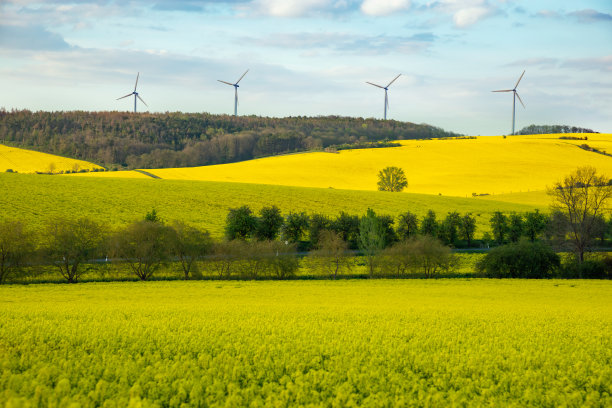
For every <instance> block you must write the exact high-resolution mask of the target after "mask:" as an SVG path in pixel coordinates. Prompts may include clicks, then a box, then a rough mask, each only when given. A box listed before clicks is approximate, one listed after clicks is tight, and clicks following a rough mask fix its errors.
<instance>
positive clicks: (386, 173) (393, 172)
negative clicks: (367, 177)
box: [378, 166, 408, 192]
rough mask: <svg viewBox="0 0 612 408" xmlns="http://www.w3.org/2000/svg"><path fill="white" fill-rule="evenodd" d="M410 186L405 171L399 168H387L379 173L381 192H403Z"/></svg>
mask: <svg viewBox="0 0 612 408" xmlns="http://www.w3.org/2000/svg"><path fill="white" fill-rule="evenodd" d="M407 185H408V180H406V174H405V173H404V170H402V169H400V168H399V167H395V166H389V167H385V168H384V169H382V170H381V171H380V172H379V173H378V189H379V190H380V191H395V192H398V191H402V190H403V189H404V188H406V186H407Z"/></svg>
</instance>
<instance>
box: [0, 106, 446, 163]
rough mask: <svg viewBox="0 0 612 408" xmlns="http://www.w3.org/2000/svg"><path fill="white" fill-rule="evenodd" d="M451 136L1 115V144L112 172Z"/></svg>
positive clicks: (347, 123) (304, 125)
mask: <svg viewBox="0 0 612 408" xmlns="http://www.w3.org/2000/svg"><path fill="white" fill-rule="evenodd" d="M450 136H457V135H456V134H455V133H452V132H446V131H444V130H442V129H439V128H436V127H433V126H429V125H422V124H414V123H408V122H397V121H393V120H388V121H382V120H375V119H362V118H348V117H339V116H327V117H287V118H269V117H256V116H242V117H234V116H228V115H211V114H207V113H181V112H174V113H169V112H167V113H158V114H153V113H138V114H133V113H128V112H83V111H73V112H31V111H28V110H12V111H6V110H4V109H2V110H0V143H3V144H9V145H13V146H17V147H24V148H29V149H34V150H38V151H42V152H45V153H52V154H57V155H61V156H67V157H72V158H75V159H81V160H86V161H90V162H94V163H97V164H100V165H103V166H105V167H107V168H109V169H122V168H128V169H129V168H163V167H185V166H202V165H209V164H220V163H229V162H235V161H241V160H248V159H252V158H255V157H262V156H271V155H276V154H281V153H288V152H296V151H306V150H312V149H324V148H328V147H330V146H331V147H333V146H340V145H343V146H344V147H347V146H351V145H355V146H357V147H359V146H361V145H364V144H365V145H367V142H378V141H385V140H387V141H388V140H401V139H426V138H434V137H450Z"/></svg>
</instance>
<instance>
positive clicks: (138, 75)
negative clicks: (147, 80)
mask: <svg viewBox="0 0 612 408" xmlns="http://www.w3.org/2000/svg"><path fill="white" fill-rule="evenodd" d="M138 77H140V72H139V73H138V74H137V75H136V83H135V84H134V92H136V87H137V86H138Z"/></svg>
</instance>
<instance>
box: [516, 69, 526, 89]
mask: <svg viewBox="0 0 612 408" xmlns="http://www.w3.org/2000/svg"><path fill="white" fill-rule="evenodd" d="M523 75H525V71H523V73H522V74H521V77H520V78H519V80H518V81H516V85H514V89H516V87H517V86H518V84H519V82H521V79H523Z"/></svg>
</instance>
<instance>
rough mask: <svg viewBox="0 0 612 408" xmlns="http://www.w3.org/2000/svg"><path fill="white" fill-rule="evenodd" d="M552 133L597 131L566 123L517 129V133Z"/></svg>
mask: <svg viewBox="0 0 612 408" xmlns="http://www.w3.org/2000/svg"><path fill="white" fill-rule="evenodd" d="M552 133H599V132H595V131H594V130H591V129H586V128H581V127H577V126H568V125H529V126H526V127H524V128H522V129H521V130H519V131H518V132H517V133H516V134H517V135H539V134H552Z"/></svg>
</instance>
